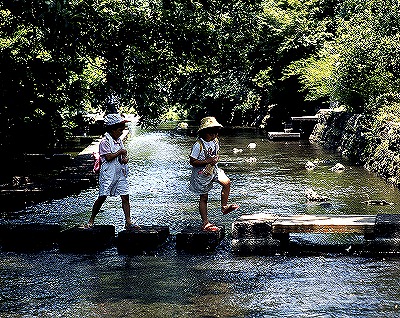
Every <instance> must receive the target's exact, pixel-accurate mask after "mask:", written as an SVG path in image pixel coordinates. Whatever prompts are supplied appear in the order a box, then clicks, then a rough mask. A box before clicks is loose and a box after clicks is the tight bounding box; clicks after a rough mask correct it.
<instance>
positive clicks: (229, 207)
mask: <svg viewBox="0 0 400 318" xmlns="http://www.w3.org/2000/svg"><path fill="white" fill-rule="evenodd" d="M237 209H239V206H238V205H237V204H229V205H227V206H226V208H225V209H224V208H222V210H221V211H222V214H224V215H225V214H228V213H231V212H233V211H235V210H237Z"/></svg>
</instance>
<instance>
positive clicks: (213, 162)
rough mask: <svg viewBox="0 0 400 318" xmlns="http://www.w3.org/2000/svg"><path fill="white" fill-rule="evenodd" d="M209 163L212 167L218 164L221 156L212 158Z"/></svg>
mask: <svg viewBox="0 0 400 318" xmlns="http://www.w3.org/2000/svg"><path fill="white" fill-rule="evenodd" d="M208 160H209V161H208V163H209V164H211V165H216V164H217V162H218V160H219V156H215V157H211V158H208Z"/></svg>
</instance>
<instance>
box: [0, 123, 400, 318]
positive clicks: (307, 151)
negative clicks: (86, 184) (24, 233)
mask: <svg viewBox="0 0 400 318" xmlns="http://www.w3.org/2000/svg"><path fill="white" fill-rule="evenodd" d="M130 129H131V134H130V137H128V139H127V140H126V142H125V144H126V147H127V149H128V152H129V162H130V163H129V165H130V176H129V183H130V201H131V208H132V216H133V217H134V218H135V220H136V221H137V222H138V223H139V224H143V225H152V224H157V225H168V226H169V227H170V231H171V233H172V234H176V233H177V232H179V231H180V230H181V229H183V228H184V227H185V226H187V225H198V226H199V225H200V222H199V215H198V212H197V204H198V203H197V198H196V197H195V196H193V195H192V194H190V193H189V192H188V190H187V188H188V181H189V175H190V166H189V164H188V153H189V151H190V148H191V146H192V144H193V142H194V139H193V137H187V136H180V135H171V134H170V133H168V132H167V131H162V130H158V131H144V130H140V129H139V128H137V127H131V128H130ZM220 142H221V161H220V167H222V168H223V169H224V170H225V172H226V173H227V175H228V176H229V177H230V178H231V181H232V192H231V196H230V199H231V200H230V201H231V202H235V203H238V204H239V205H240V209H239V210H238V211H235V212H233V213H231V214H228V215H226V216H222V215H221V213H220V212H219V191H220V189H219V187H217V186H216V187H215V189H214V190H212V192H211V194H210V202H209V215H210V219H211V221H213V222H215V223H217V224H221V225H225V227H226V230H227V236H226V238H225V239H224V240H223V241H222V243H221V245H220V246H219V247H218V248H217V250H216V251H214V252H212V253H208V254H201V255H192V254H188V253H185V252H182V251H177V250H176V249H175V247H174V241H173V239H172V240H171V241H170V242H169V243H168V244H166V245H165V246H164V247H162V248H161V249H160V250H158V251H157V252H156V253H154V254H151V255H139V256H123V255H119V254H118V252H117V250H116V248H111V249H107V250H105V251H103V252H98V253H96V254H71V253H70V254H68V253H60V252H59V251H58V250H57V249H56V248H55V249H53V250H48V251H41V252H37V253H15V252H5V251H0V316H1V317H163V318H166V317H188V318H189V317H191V318H192V317H249V318H250V317H399V316H400V309H399V306H400V284H399V279H398V277H399V275H400V266H399V264H400V263H399V259H398V258H396V257H385V258H371V257H360V256H356V255H351V256H349V255H347V256H346V255H336V254H320V255H313V256H287V255H272V256H238V255H234V254H233V253H232V252H231V249H230V229H231V224H232V222H233V221H234V220H235V219H236V218H238V217H239V216H240V215H242V214H253V213H261V212H262V213H279V214H300V213H308V214H377V213H397V211H398V207H399V204H400V196H399V190H398V189H397V188H395V187H392V186H391V185H389V184H387V183H385V182H384V181H383V180H382V179H380V178H378V177H376V176H375V175H374V174H371V173H369V172H367V171H366V170H364V169H363V168H362V167H357V166H351V165H350V164H349V163H348V162H347V161H345V160H344V159H343V158H340V157H339V156H338V155H337V154H335V153H332V152H328V151H326V150H323V149H321V148H320V147H319V146H317V145H310V144H309V143H307V142H304V141H301V142H300V141H292V142H271V141H268V140H267V139H264V137H262V136H260V135H257V134H252V133H248V132H243V131H239V130H238V131H237V132H236V133H235V134H233V135H230V136H226V135H222V136H221V137H220ZM249 143H256V148H255V149H250V148H247V145H248V144H249ZM234 148H238V149H242V150H243V151H242V152H239V153H236V154H235V153H234V152H233V149H234ZM317 158H318V159H319V160H320V161H321V163H320V164H319V165H317V167H316V168H315V169H314V170H312V171H307V170H306V169H305V163H306V162H307V161H308V160H314V159H317ZM338 162H340V163H342V164H343V165H344V166H345V170H344V171H343V172H341V173H335V172H332V171H331V170H330V168H331V167H332V166H333V165H334V164H336V163H338ZM308 188H312V189H314V190H315V191H316V192H318V193H320V194H323V195H326V196H328V197H329V198H330V203H331V204H329V205H319V204H315V203H314V204H311V203H307V200H306V197H305V194H304V191H305V190H306V189H308ZM96 195H97V188H91V189H88V190H85V191H82V192H81V193H80V194H79V195H74V196H70V197H67V198H64V199H60V200H53V201H50V202H45V203H41V204H37V205H34V206H31V207H29V208H27V209H25V210H23V211H19V212H16V213H14V214H12V217H11V216H10V215H8V219H4V218H3V219H2V220H1V222H11V223H26V222H43V223H58V224H60V225H61V226H62V227H63V228H69V227H71V226H75V225H77V224H83V223H85V222H86V221H87V219H88V217H89V214H90V209H91V206H92V204H93V201H94V200H95V198H96ZM368 199H381V200H386V201H389V202H393V203H394V204H393V205H390V206H371V205H366V204H364V203H362V202H363V201H365V200H368ZM96 223H97V224H113V225H115V227H116V231H117V232H118V231H121V230H122V229H123V225H124V218H123V213H122V210H121V207H120V199H118V198H114V199H107V201H106V203H105V204H104V206H103V208H102V211H101V213H100V214H99V216H98V218H97V219H96ZM305 239H308V238H307V237H306V238H305ZM324 239H330V238H329V236H327V237H325V238H324Z"/></svg>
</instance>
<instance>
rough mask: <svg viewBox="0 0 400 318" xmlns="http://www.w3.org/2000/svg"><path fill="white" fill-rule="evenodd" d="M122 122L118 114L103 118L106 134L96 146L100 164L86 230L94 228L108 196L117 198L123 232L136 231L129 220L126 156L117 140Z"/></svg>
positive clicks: (123, 120)
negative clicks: (119, 199)
mask: <svg viewBox="0 0 400 318" xmlns="http://www.w3.org/2000/svg"><path fill="white" fill-rule="evenodd" d="M128 121H129V120H126V119H124V118H123V117H122V116H121V115H119V114H108V115H106V116H105V117H104V125H105V127H106V133H105V134H104V137H103V138H102V140H101V141H100V144H99V155H100V160H101V165H100V174H99V196H98V197H97V199H96V201H95V202H94V204H93V208H92V215H91V216H90V219H89V222H88V223H87V225H86V226H85V227H87V228H90V227H92V226H93V224H94V220H95V217H96V215H97V214H98V213H99V211H100V208H101V206H102V205H103V203H104V202H105V200H106V198H107V197H108V196H120V197H121V200H122V210H123V211H124V215H125V229H127V230H129V229H134V228H139V227H138V226H137V225H134V224H133V223H132V220H131V209H130V203H129V189H128V181H127V176H128V165H127V163H128V155H127V151H126V149H125V147H124V145H123V143H122V140H121V138H120V137H121V136H122V133H123V131H124V129H125V123H127V122H128Z"/></svg>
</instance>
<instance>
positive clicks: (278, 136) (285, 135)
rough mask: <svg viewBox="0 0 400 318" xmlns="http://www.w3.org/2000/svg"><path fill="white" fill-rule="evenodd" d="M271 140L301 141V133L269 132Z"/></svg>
mask: <svg viewBox="0 0 400 318" xmlns="http://www.w3.org/2000/svg"><path fill="white" fill-rule="evenodd" d="M268 138H269V139H299V138H300V133H287V132H279V131H269V132H268Z"/></svg>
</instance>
